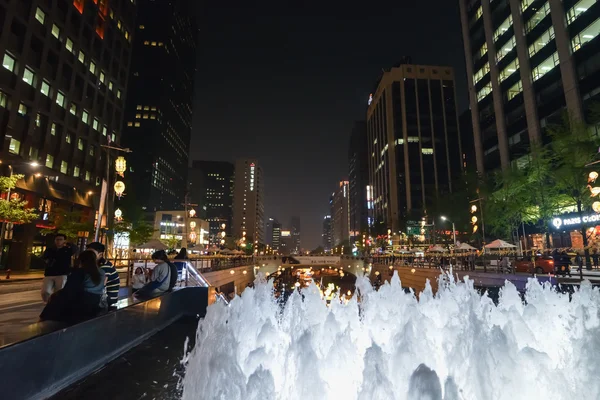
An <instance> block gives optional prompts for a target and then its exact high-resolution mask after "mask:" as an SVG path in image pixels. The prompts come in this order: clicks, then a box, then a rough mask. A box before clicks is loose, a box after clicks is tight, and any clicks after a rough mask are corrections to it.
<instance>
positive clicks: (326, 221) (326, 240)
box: [323, 215, 333, 252]
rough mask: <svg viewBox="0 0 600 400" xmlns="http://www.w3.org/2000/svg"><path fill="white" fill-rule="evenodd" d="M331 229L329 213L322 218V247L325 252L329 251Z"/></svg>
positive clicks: (330, 246)
mask: <svg viewBox="0 0 600 400" xmlns="http://www.w3.org/2000/svg"><path fill="white" fill-rule="evenodd" d="M332 231H333V225H332V223H331V215H326V216H325V217H324V218H323V249H324V250H325V251H326V252H330V251H331V248H332V247H333V246H332V244H331V243H332V241H333V238H332V233H333V232H332Z"/></svg>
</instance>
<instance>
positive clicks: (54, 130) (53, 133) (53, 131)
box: [50, 122, 56, 136]
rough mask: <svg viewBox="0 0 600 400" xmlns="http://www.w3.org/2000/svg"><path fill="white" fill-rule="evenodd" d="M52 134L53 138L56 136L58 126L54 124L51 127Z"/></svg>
mask: <svg viewBox="0 0 600 400" xmlns="http://www.w3.org/2000/svg"><path fill="white" fill-rule="evenodd" d="M50 134H51V135H52V136H55V135H56V124H55V123H54V122H53V123H52V125H50Z"/></svg>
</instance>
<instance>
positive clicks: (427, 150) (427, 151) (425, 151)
mask: <svg viewBox="0 0 600 400" xmlns="http://www.w3.org/2000/svg"><path fill="white" fill-rule="evenodd" d="M421 153H423V154H424V155H427V156H429V155H432V154H433V149H432V148H430V147H423V148H422V149H421Z"/></svg>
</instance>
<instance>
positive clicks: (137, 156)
mask: <svg viewBox="0 0 600 400" xmlns="http://www.w3.org/2000/svg"><path fill="white" fill-rule="evenodd" d="M136 3H137V7H138V18H137V21H136V29H135V37H134V48H133V60H132V65H131V76H130V79H129V92H128V93H129V95H128V97H127V107H126V114H125V118H126V124H125V126H124V133H123V144H124V145H125V146H126V147H129V148H131V149H132V150H133V153H131V155H129V156H128V161H129V164H130V166H131V173H130V174H129V177H130V179H129V187H130V189H129V194H130V195H131V196H135V198H136V200H137V202H138V203H139V204H140V206H141V207H142V209H144V210H148V211H155V210H169V209H179V208H181V206H182V204H183V203H184V199H185V194H186V189H187V174H188V149H189V146H190V135H191V131H192V107H193V98H194V77H195V75H196V37H197V35H198V31H197V28H196V24H195V21H196V17H195V13H194V12H193V9H192V6H193V4H194V2H193V1H192V0H170V1H154V0H137V2H136Z"/></svg>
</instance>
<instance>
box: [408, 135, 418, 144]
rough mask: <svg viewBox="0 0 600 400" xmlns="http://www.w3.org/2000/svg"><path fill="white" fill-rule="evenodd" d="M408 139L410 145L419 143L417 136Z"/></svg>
mask: <svg viewBox="0 0 600 400" xmlns="http://www.w3.org/2000/svg"><path fill="white" fill-rule="evenodd" d="M407 139H408V140H407V142H408V143H419V138H418V137H416V136H409V137H408V138H407Z"/></svg>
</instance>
